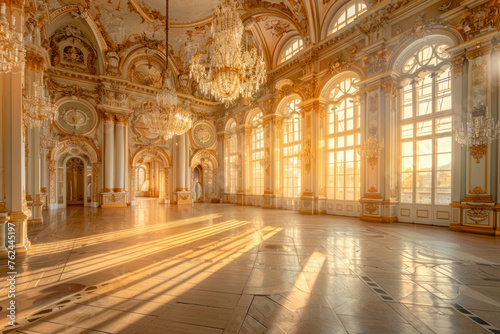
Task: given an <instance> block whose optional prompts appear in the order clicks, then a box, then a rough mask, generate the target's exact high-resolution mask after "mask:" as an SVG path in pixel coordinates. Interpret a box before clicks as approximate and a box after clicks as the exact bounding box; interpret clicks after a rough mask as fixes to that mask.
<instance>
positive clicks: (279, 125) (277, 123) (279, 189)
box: [271, 117, 283, 209]
mask: <svg viewBox="0 0 500 334" xmlns="http://www.w3.org/2000/svg"><path fill="white" fill-rule="evenodd" d="M272 124H273V132H272V136H273V138H274V146H273V147H274V149H272V150H271V178H272V185H271V187H272V188H271V191H273V194H274V201H273V203H272V207H273V208H274V209H281V208H283V184H282V179H281V173H282V168H283V166H282V165H283V150H282V149H281V147H282V144H281V141H282V137H281V136H282V131H283V120H282V118H281V117H275V118H274V119H273V123H272Z"/></svg>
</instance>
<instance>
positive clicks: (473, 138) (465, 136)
mask: <svg viewBox="0 0 500 334" xmlns="http://www.w3.org/2000/svg"><path fill="white" fill-rule="evenodd" d="M499 135H500V122H499V123H495V120H494V119H493V118H491V117H488V107H486V106H484V105H478V106H476V107H474V109H473V111H472V117H471V118H470V119H469V120H468V121H467V129H465V128H464V125H463V124H462V126H461V128H460V129H459V130H458V131H457V133H456V136H455V140H456V141H457V142H458V143H459V144H460V145H462V146H468V147H469V152H470V154H471V156H472V157H473V158H474V159H476V162H477V163H479V161H480V160H481V158H482V157H483V156H484V155H485V154H486V152H487V149H488V145H489V144H491V143H492V142H493V141H494V140H497V139H498V137H499Z"/></svg>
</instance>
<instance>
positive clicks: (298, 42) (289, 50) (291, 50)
mask: <svg viewBox="0 0 500 334" xmlns="http://www.w3.org/2000/svg"><path fill="white" fill-rule="evenodd" d="M303 48H304V42H303V41H302V39H301V38H296V39H292V40H291V41H290V42H288V43H287V45H286V46H285V48H284V51H283V52H282V53H281V57H280V61H279V63H280V64H281V63H284V62H285V61H287V60H288V59H290V58H292V57H293V56H295V54H296V53H297V52H299V51H300V50H302V49H303Z"/></svg>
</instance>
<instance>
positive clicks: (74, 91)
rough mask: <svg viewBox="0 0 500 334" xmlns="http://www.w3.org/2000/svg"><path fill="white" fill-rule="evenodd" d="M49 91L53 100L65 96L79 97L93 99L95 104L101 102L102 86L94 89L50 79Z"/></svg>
mask: <svg viewBox="0 0 500 334" xmlns="http://www.w3.org/2000/svg"><path fill="white" fill-rule="evenodd" d="M48 86H49V93H50V98H51V99H52V100H53V101H56V100H59V99H62V98H64V97H70V98H73V97H78V98H81V99H83V100H89V99H90V100H93V101H94V102H95V104H100V103H101V89H100V87H96V88H95V89H94V90H90V89H85V88H83V87H81V86H78V85H76V84H72V85H65V84H61V83H59V82H57V81H55V80H54V79H51V80H50V81H49V85H48Z"/></svg>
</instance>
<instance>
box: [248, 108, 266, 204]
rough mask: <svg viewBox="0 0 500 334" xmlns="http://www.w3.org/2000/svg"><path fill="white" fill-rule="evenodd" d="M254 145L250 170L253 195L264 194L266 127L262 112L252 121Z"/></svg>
mask: <svg viewBox="0 0 500 334" xmlns="http://www.w3.org/2000/svg"><path fill="white" fill-rule="evenodd" d="M251 125H252V127H253V128H252V143H251V146H250V170H251V175H252V194H253V195H263V194H264V166H263V163H264V126H263V125H262V112H259V113H257V114H255V115H254V117H253V119H252V123H251Z"/></svg>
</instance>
